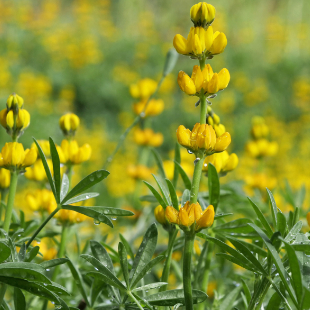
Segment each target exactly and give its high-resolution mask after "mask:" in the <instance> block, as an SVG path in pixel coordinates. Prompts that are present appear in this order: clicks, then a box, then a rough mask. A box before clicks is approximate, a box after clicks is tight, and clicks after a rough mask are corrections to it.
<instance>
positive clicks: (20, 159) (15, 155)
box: [0, 142, 37, 170]
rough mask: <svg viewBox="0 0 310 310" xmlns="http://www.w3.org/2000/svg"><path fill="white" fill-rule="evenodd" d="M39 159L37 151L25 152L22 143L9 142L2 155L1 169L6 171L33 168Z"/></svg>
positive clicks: (29, 150)
mask: <svg viewBox="0 0 310 310" xmlns="http://www.w3.org/2000/svg"><path fill="white" fill-rule="evenodd" d="M36 159H37V152H36V150H35V149H33V148H31V149H27V150H24V147H23V145H22V144H21V143H18V142H9V143H6V144H5V145H4V147H3V148H2V150H1V153H0V167H4V168H6V169H9V170H10V169H16V168H17V169H21V168H25V167H28V166H31V165H33V164H34V163H35V161H36Z"/></svg>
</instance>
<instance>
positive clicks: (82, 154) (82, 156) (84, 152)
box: [71, 143, 92, 164]
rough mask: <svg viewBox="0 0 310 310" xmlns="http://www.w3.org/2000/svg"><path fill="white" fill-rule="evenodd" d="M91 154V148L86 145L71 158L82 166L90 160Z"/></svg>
mask: <svg viewBox="0 0 310 310" xmlns="http://www.w3.org/2000/svg"><path fill="white" fill-rule="evenodd" d="M91 152H92V149H91V146H90V145H89V144H87V143H86V144H84V145H83V146H81V147H80V148H79V149H78V151H77V153H76V154H75V155H73V156H72V157H71V161H72V162H73V163H74V164H81V163H83V162H85V161H87V160H89V159H90V156H91Z"/></svg>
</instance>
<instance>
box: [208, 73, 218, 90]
mask: <svg viewBox="0 0 310 310" xmlns="http://www.w3.org/2000/svg"><path fill="white" fill-rule="evenodd" d="M219 85H220V80H219V76H218V74H217V73H214V74H213V76H212V79H211V80H210V82H209V83H208V88H207V89H208V93H209V94H215V93H217V92H218V91H219V89H220V88H219Z"/></svg>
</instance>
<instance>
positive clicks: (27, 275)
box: [0, 262, 51, 283]
mask: <svg viewBox="0 0 310 310" xmlns="http://www.w3.org/2000/svg"><path fill="white" fill-rule="evenodd" d="M44 272H45V269H44V268H43V267H41V266H40V265H38V264H34V263H24V262H18V263H16V262H13V263H12V262H10V263H3V264H1V265H0V276H1V277H12V278H20V279H26V280H28V281H36V282H43V283H51V281H50V280H49V279H48V278H47V277H46V276H45V275H44V274H43V273H44Z"/></svg>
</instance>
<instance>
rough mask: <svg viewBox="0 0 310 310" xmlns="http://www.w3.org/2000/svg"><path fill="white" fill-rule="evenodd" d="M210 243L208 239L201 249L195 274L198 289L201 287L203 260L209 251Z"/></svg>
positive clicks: (195, 285)
mask: <svg viewBox="0 0 310 310" xmlns="http://www.w3.org/2000/svg"><path fill="white" fill-rule="evenodd" d="M208 244H209V242H208V241H206V242H205V243H204V245H203V248H202V251H201V254H200V256H199V260H198V264H197V267H196V271H195V276H194V285H193V286H194V288H196V289H199V278H200V277H199V275H200V274H201V268H202V267H203V262H204V260H205V255H206V253H207V251H208Z"/></svg>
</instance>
